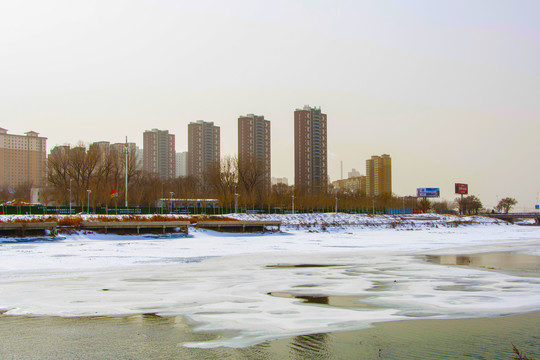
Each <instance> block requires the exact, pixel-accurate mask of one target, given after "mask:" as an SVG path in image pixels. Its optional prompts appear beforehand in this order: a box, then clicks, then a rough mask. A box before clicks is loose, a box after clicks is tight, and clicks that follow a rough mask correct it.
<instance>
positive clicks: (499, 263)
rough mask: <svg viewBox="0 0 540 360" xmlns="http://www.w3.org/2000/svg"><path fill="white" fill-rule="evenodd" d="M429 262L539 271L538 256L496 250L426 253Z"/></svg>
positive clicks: (490, 268) (539, 258) (529, 273)
mask: <svg viewBox="0 0 540 360" xmlns="http://www.w3.org/2000/svg"><path fill="white" fill-rule="evenodd" d="M426 258H427V260H428V261H429V262H432V263H435V264H441V265H459V266H463V265H465V266H473V267H480V268H485V269H489V270H503V271H517V272H526V273H527V275H531V273H533V274H534V273H536V274H539V273H540V256H535V255H524V254H516V253H512V252H496V253H483V254H470V255H436V256H434V255H428V256H426Z"/></svg>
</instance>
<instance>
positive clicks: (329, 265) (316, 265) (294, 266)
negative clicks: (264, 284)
mask: <svg viewBox="0 0 540 360" xmlns="http://www.w3.org/2000/svg"><path fill="white" fill-rule="evenodd" d="M335 266H343V265H335V264H326V265H325V264H295V265H289V264H277V265H267V266H266V267H267V268H278V269H280V268H283V269H290V268H320V267H335Z"/></svg>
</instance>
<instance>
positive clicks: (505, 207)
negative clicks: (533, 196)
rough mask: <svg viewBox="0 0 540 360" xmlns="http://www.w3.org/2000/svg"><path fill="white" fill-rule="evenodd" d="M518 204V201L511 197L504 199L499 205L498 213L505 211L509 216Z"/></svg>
mask: <svg viewBox="0 0 540 360" xmlns="http://www.w3.org/2000/svg"><path fill="white" fill-rule="evenodd" d="M516 204H517V200H516V199H514V198H511V197H505V198H504V199H501V201H499V203H498V204H497V211H504V212H505V214H508V212H510V209H512V208H513V207H514V206H515V205H516Z"/></svg>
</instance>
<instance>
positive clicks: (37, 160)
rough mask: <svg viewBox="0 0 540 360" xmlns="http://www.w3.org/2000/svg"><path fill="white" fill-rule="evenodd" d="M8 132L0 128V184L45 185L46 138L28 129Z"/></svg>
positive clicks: (4, 185) (13, 185)
mask: <svg viewBox="0 0 540 360" xmlns="http://www.w3.org/2000/svg"><path fill="white" fill-rule="evenodd" d="M25 135H26V136H23V135H12V134H8V133H7V130H6V129H2V128H0V169H1V171H0V186H2V187H10V188H14V187H16V186H18V185H23V184H29V185H32V186H34V187H37V186H43V185H45V176H46V156H47V138H45V137H40V136H39V134H38V133H37V132H34V131H29V132H27V133H25Z"/></svg>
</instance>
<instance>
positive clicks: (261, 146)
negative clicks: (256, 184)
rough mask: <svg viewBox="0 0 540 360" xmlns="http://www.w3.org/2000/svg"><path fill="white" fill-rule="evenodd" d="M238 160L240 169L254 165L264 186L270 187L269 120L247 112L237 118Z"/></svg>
mask: <svg viewBox="0 0 540 360" xmlns="http://www.w3.org/2000/svg"><path fill="white" fill-rule="evenodd" d="M238 161H239V167H240V171H242V168H243V167H245V166H255V167H256V168H257V169H258V170H260V171H261V176H262V179H263V181H262V183H263V185H264V188H266V189H267V190H269V189H270V176H271V162H270V121H268V120H265V119H264V116H257V115H253V114H248V115H246V116H240V117H239V118H238Z"/></svg>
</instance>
